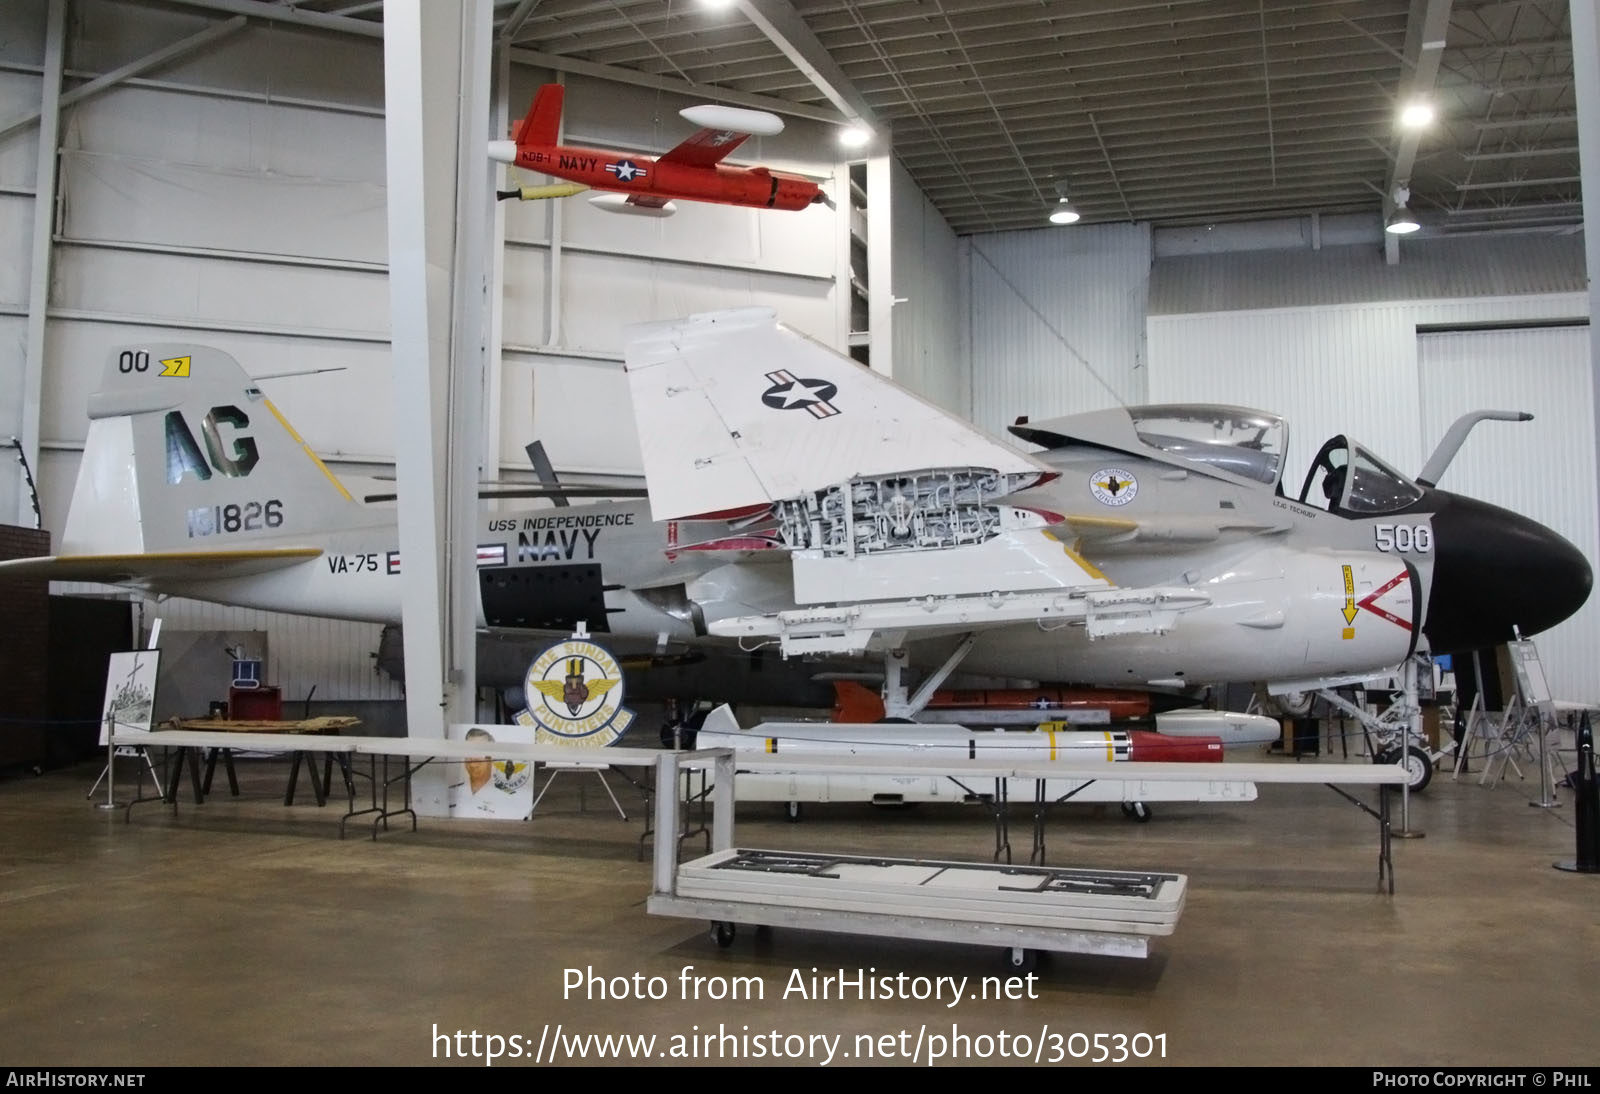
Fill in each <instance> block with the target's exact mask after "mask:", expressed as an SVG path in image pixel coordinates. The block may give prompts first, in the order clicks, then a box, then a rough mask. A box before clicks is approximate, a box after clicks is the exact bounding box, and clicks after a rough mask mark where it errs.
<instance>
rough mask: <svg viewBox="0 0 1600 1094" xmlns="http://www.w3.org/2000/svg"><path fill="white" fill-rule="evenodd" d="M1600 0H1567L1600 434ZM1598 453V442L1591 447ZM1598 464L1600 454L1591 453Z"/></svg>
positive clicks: (1591, 358)
mask: <svg viewBox="0 0 1600 1094" xmlns="http://www.w3.org/2000/svg"><path fill="white" fill-rule="evenodd" d="M1597 4H1600V0H1572V4H1571V8H1570V11H1571V16H1572V74H1573V82H1574V83H1575V84H1576V86H1577V92H1578V170H1579V173H1580V174H1581V175H1582V176H1583V223H1584V228H1585V231H1584V233H1583V253H1584V259H1585V264H1586V265H1587V266H1588V268H1589V374H1590V376H1591V377H1592V378H1593V380H1594V384H1593V390H1594V396H1593V397H1594V417H1595V436H1596V437H1600V338H1597V337H1596V336H1595V331H1596V330H1597V329H1600V16H1597V13H1596V10H1595V9H1596V5H1597ZM1597 453H1600V446H1597ZM1596 461H1597V464H1600V454H1597V456H1596Z"/></svg>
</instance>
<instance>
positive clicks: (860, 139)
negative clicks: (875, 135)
mask: <svg viewBox="0 0 1600 1094" xmlns="http://www.w3.org/2000/svg"><path fill="white" fill-rule="evenodd" d="M871 139H872V130H870V129H868V128H867V127H866V126H864V125H862V124H861V123H860V122H856V123H854V124H852V125H847V126H845V127H844V128H843V129H841V130H839V143H840V144H841V145H843V146H844V147H845V148H860V147H861V146H862V145H864V144H866V143H867V142H868V141H870V140H871Z"/></svg>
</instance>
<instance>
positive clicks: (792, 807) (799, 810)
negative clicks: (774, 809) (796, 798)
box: [783, 802, 806, 824]
mask: <svg viewBox="0 0 1600 1094" xmlns="http://www.w3.org/2000/svg"><path fill="white" fill-rule="evenodd" d="M805 814H806V811H805V806H803V805H801V804H800V803H799V802H784V803H783V819H784V820H786V821H788V822H789V823H790V824H799V823H800V820H801V818H802V817H804V816H805Z"/></svg>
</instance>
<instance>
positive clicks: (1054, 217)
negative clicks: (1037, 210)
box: [1050, 182, 1082, 224]
mask: <svg viewBox="0 0 1600 1094" xmlns="http://www.w3.org/2000/svg"><path fill="white" fill-rule="evenodd" d="M1081 215H1082V214H1080V213H1079V212H1078V210H1076V209H1074V208H1073V207H1072V202H1070V201H1068V200H1067V184H1066V183H1064V182H1058V183H1056V203H1055V204H1054V205H1052V206H1051V207H1050V223H1051V224H1076V223H1078V219H1079V217H1080V216H1081Z"/></svg>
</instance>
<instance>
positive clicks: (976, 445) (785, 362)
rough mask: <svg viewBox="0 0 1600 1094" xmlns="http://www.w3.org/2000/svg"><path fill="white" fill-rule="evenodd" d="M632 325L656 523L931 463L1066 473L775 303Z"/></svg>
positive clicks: (1034, 479)
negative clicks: (827, 340)
mask: <svg viewBox="0 0 1600 1094" xmlns="http://www.w3.org/2000/svg"><path fill="white" fill-rule="evenodd" d="M630 334H631V336H630V338H629V341H628V344H627V349H626V355H627V368H628V385H629V389H630V391H631V393H632V395H633V409H634V415H635V417H636V418H637V420H638V426H639V440H640V452H641V454H642V455H643V458H644V469H645V478H646V480H647V482H648V484H649V488H650V507H651V512H652V515H653V516H654V517H655V519H656V520H669V519H675V518H678V517H685V516H690V515H692V514H695V513H705V512H709V511H712V510H718V509H730V508H733V507H735V506H741V505H750V504H753V503H757V502H762V501H782V500H787V499H793V498H800V497H803V496H806V495H808V494H810V493H812V492H814V491H819V490H824V489H827V488H829V487H834V486H837V485H839V484H840V483H844V482H849V481H851V480H853V479H858V478H863V477H867V476H874V475H879V476H881V475H889V474H896V473H899V472H913V471H919V470H924V469H930V468H982V469H985V470H986V471H990V472H998V473H999V475H1001V476H1006V475H1016V476H1020V478H1019V479H1016V480H1010V481H1012V482H1013V483H1020V484H1021V485H1020V486H1019V485H1012V486H1011V487H1010V489H1020V488H1022V486H1031V485H1034V484H1036V483H1038V482H1040V481H1043V480H1045V479H1047V478H1053V477H1054V475H1055V472H1054V471H1052V470H1051V469H1050V468H1049V467H1048V466H1046V465H1045V464H1042V463H1040V462H1039V461H1037V460H1035V459H1034V458H1033V457H1031V456H1027V455H1024V454H1023V453H1022V452H1019V451H1018V450H1017V449H1014V448H1012V447H1011V446H1010V445H1008V444H1006V443H1004V442H1003V441H1000V440H997V439H996V438H994V437H991V436H989V435H988V434H986V433H984V432H983V431H982V430H980V429H978V428H977V427H975V426H973V425H971V424H969V423H967V422H965V421H962V420H961V419H960V418H957V417H955V416H954V415H952V414H949V413H946V412H945V411H943V410H941V409H939V408H938V407H936V406H934V405H933V404H932V403H929V402H926V401H924V400H922V399H920V398H918V397H917V396H915V395H913V394H911V393H910V392H909V391H906V390H905V389H904V388H901V387H898V386H897V385H895V384H894V383H892V382H891V381H890V380H888V379H887V378H885V377H883V376H881V375H879V374H877V373H875V372H873V371H872V370H871V369H869V368H866V367H864V366H862V365H860V364H858V363H857V362H855V361H853V360H851V359H850V358H849V357H846V356H844V355H842V354H839V353H836V352H834V351H833V350H831V349H828V348H826V347H825V346H822V345H820V344H818V343H816V342H813V341H812V340H811V339H809V338H806V337H805V336H804V335H801V334H799V333H798V332H796V331H793V330H790V329H789V328H787V327H785V326H783V325H782V324H780V323H779V322H778V321H777V316H776V315H775V314H774V313H773V311H772V310H771V309H770V308H739V309H734V310H730V311H722V312H711V313H707V314H703V315H695V316H690V317H689V318H688V319H683V320H676V321H673V322H667V323H651V324H643V325H640V326H637V327H635V328H633V330H632V331H631V332H630ZM997 496H998V495H997Z"/></svg>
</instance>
